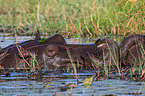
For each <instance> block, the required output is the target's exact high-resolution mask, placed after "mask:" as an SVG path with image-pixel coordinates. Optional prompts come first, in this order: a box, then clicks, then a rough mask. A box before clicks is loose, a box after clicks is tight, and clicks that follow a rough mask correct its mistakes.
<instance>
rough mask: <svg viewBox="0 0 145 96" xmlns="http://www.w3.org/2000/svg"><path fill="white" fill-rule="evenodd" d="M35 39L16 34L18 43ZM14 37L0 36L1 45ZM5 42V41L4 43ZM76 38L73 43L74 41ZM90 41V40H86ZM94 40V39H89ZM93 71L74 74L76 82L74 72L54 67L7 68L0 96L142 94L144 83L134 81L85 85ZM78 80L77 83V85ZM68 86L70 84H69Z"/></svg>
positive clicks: (2, 75)
mask: <svg viewBox="0 0 145 96" xmlns="http://www.w3.org/2000/svg"><path fill="white" fill-rule="evenodd" d="M32 38H34V37H33V36H31V37H26V36H18V37H17V42H18V43H19V42H22V41H26V40H29V39H32ZM14 39H15V38H14V37H5V38H3V37H0V41H2V42H0V45H1V47H2V48H4V47H6V46H8V45H9V44H13V43H14ZM3 41H4V42H3ZM74 41H75V42H74ZM67 42H68V43H79V41H78V39H76V40H74V39H70V40H67ZM89 42H90V41H89ZM91 42H94V40H91ZM95 74H96V71H95V70H83V71H80V72H78V73H77V76H78V78H79V79H78V80H79V82H80V83H78V81H77V79H76V76H75V74H74V73H72V72H71V71H70V72H66V71H64V72H60V71H56V72H55V71H54V70H47V71H45V70H41V72H39V71H37V72H36V73H35V74H34V73H31V72H30V71H22V70H20V71H19V70H9V72H8V75H7V72H3V71H1V72H0V95H1V96H3V95H4V96H102V95H110V96H114V95H115V96H116V95H117V96H124V95H127V96H134V95H139V96H144V95H145V82H135V81H133V80H121V79H117V78H116V79H107V80H99V81H98V80H97V79H96V78H94V79H93V82H92V84H91V85H90V86H84V84H83V82H82V80H84V79H85V78H88V77H91V76H95ZM77 83H78V84H77ZM69 85H71V86H69Z"/></svg>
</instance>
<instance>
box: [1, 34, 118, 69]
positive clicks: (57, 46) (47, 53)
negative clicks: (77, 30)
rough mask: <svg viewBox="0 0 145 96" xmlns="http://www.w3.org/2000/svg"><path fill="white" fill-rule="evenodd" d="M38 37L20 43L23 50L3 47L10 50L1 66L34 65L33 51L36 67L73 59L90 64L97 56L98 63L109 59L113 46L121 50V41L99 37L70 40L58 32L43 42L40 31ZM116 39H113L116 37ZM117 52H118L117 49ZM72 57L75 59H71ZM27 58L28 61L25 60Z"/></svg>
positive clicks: (58, 65)
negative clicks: (90, 40)
mask: <svg viewBox="0 0 145 96" xmlns="http://www.w3.org/2000/svg"><path fill="white" fill-rule="evenodd" d="M36 38H37V39H35V40H29V41H26V42H23V43H20V44H19V46H18V47H19V50H20V51H18V47H16V45H14V46H13V47H12V46H10V47H7V48H4V49H2V50H3V51H6V50H7V51H6V53H5V55H4V56H3V57H1V66H2V67H4V68H24V67H30V65H28V64H25V63H26V62H28V63H29V64H30V63H31V61H32V57H33V55H34V56H35V57H36V60H35V63H36V67H41V68H43V67H47V68H53V67H55V66H57V67H62V66H67V64H68V63H70V61H71V60H72V61H73V63H77V64H80V66H82V67H85V68H86V67H90V66H92V63H94V60H95V61H97V62H98V63H102V62H104V60H108V59H109V58H110V57H109V56H110V53H109V52H110V50H114V49H115V51H117V50H118V48H117V47H116V46H117V45H115V43H114V44H112V43H106V41H108V40H109V39H108V40H107V39H106V40H101V43H97V42H98V41H99V40H97V41H96V42H95V43H93V44H81V45H79V44H67V43H66V42H65V39H64V38H63V37H62V36H61V35H59V34H56V35H54V36H52V37H50V38H47V39H45V41H44V42H39V39H40V40H41V38H40V37H39V34H38V35H36ZM112 42H113V41H112ZM113 54H114V53H113ZM70 57H71V59H70ZM24 59H25V61H24Z"/></svg>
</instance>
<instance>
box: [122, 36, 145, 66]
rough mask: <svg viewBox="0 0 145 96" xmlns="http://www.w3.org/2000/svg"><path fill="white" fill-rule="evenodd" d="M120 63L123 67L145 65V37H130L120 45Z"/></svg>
mask: <svg viewBox="0 0 145 96" xmlns="http://www.w3.org/2000/svg"><path fill="white" fill-rule="evenodd" d="M120 53H121V54H120V62H121V63H122V64H123V65H134V64H138V65H139V63H145V35H140V34H136V35H130V36H128V37H126V38H125V39H124V40H123V41H122V42H121V43H120Z"/></svg>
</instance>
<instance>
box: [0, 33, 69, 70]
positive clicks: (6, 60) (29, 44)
mask: <svg viewBox="0 0 145 96" xmlns="http://www.w3.org/2000/svg"><path fill="white" fill-rule="evenodd" d="M56 38H58V39H56ZM39 40H41V38H40V33H39V32H37V34H36V37H35V39H34V40H28V41H25V42H22V43H19V44H12V45H9V46H8V47H6V48H3V49H1V51H0V63H1V64H0V65H1V66H2V67H4V68H15V67H17V65H20V67H22V66H23V65H22V64H24V63H25V62H24V60H23V59H26V60H25V61H28V60H29V59H30V57H31V52H30V51H29V49H31V48H33V47H34V48H35V47H38V46H41V45H43V44H47V43H49V44H54V43H56V44H65V43H66V42H65V40H64V38H63V37H62V36H61V35H59V34H55V35H54V36H52V37H50V38H47V39H46V40H45V42H42V43H40V42H39ZM17 45H18V46H17ZM18 48H19V49H20V52H21V53H22V55H23V56H21V55H20V52H19V51H18ZM34 51H35V50H34ZM36 51H37V50H36ZM32 52H33V51H32ZM23 57H24V58H23ZM18 68H19V66H18Z"/></svg>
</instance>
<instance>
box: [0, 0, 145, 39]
mask: <svg viewBox="0 0 145 96" xmlns="http://www.w3.org/2000/svg"><path fill="white" fill-rule="evenodd" d="M144 9H145V1H144V0H37V1H36V0H0V21H1V22H0V31H1V32H11V33H14V34H15V33H17V34H19V35H26V34H30V35H33V34H34V33H35V32H36V30H40V31H41V32H42V33H45V35H54V34H55V33H60V34H62V35H63V36H65V37H66V38H67V37H73V38H74V37H88V38H92V37H96V36H98V35H101V36H103V35H113V36H114V35H115V36H118V35H123V36H126V35H131V34H143V33H144V32H145V11H144Z"/></svg>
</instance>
